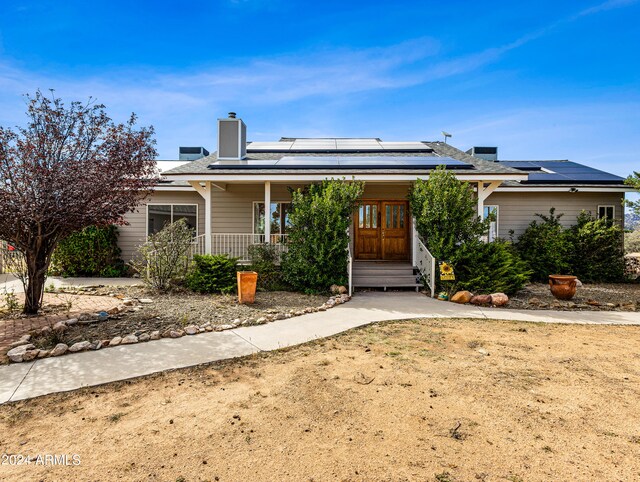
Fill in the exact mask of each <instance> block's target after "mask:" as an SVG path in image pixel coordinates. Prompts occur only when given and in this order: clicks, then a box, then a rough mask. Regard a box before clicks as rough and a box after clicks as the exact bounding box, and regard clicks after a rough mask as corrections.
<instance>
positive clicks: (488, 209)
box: [483, 206, 499, 242]
mask: <svg viewBox="0 0 640 482" xmlns="http://www.w3.org/2000/svg"><path fill="white" fill-rule="evenodd" d="M498 212H499V207H498V206H485V207H484V213H483V219H487V218H488V217H489V216H491V218H492V219H491V224H489V235H488V240H489V242H491V241H495V240H496V239H497V238H498Z"/></svg>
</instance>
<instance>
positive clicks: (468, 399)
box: [0, 320, 640, 482]
mask: <svg viewBox="0 0 640 482" xmlns="http://www.w3.org/2000/svg"><path fill="white" fill-rule="evenodd" d="M638 346H640V329H639V327H623V326H593V325H589V326H584V325H582V326H581V325H576V326H567V325H546V324H525V323H511V322H493V321H481V320H447V321H440V320H429V321H425V320H421V321H414V322H395V323H387V324H382V325H373V326H369V327H366V328H363V329H360V330H356V331H352V332H349V333H346V334H343V335H340V336H337V337H334V338H333V339H330V340H326V341H322V342H317V343H313V344H309V345H306V346H303V347H298V348H294V349H290V350H288V351H284V352H282V351H281V352H276V353H271V354H263V355H258V356H254V357H250V358H245V359H242V360H237V361H232V362H226V363H223V364H214V365H210V366H206V367H200V368H195V369H188V370H180V371H176V372H171V373H167V374H162V375H156V376H151V377H146V378H143V379H139V380H136V381H131V382H123V383H117V384H110V385H107V386H103V387H99V388H94V389H85V390H81V391H78V392H74V393H70V394H62V395H54V396H47V397H44V398H41V399H36V400H32V401H27V402H18V403H15V404H12V405H7V406H0V452H1V453H5V454H22V455H31V456H37V455H38V454H55V455H67V456H68V457H69V463H72V460H73V459H72V458H71V457H72V455H74V454H77V455H78V456H79V462H80V465H78V466H56V467H42V466H36V465H30V466H26V465H23V466H11V465H2V466H0V479H2V480H47V481H50V480H61V481H62V480H64V481H67V480H116V479H119V480H162V481H196V480H220V481H245V480H273V481H284V480H308V481H310V480H317V481H320V480H427V481H439V482H446V481H474V480H480V481H525V480H526V481H538V480H539V481H549V480H554V481H555V480H602V481H605V480H638V479H640V353H639V352H638ZM3 460H4V459H3Z"/></svg>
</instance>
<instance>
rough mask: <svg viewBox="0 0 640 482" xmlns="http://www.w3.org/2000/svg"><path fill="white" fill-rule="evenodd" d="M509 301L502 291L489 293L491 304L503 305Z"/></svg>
mask: <svg viewBox="0 0 640 482" xmlns="http://www.w3.org/2000/svg"><path fill="white" fill-rule="evenodd" d="M507 303H509V297H508V296H507V295H505V294H504V293H493V294H492V295H491V304H492V305H493V306H504V305H506V304H507Z"/></svg>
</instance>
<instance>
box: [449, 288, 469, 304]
mask: <svg viewBox="0 0 640 482" xmlns="http://www.w3.org/2000/svg"><path fill="white" fill-rule="evenodd" d="M471 298H473V293H471V291H458V292H457V293H456V294H455V295H453V296H452V297H451V301H453V302H454V303H460V304H461V305H464V304H465V303H469V301H471Z"/></svg>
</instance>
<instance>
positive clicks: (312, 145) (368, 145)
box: [247, 138, 433, 153]
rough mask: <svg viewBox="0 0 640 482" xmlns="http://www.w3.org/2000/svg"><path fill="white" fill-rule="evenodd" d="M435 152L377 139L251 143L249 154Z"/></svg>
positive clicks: (420, 145)
mask: <svg viewBox="0 0 640 482" xmlns="http://www.w3.org/2000/svg"><path fill="white" fill-rule="evenodd" d="M385 151H405V152H406V151H413V152H433V149H431V148H430V147H428V146H427V145H426V144H424V143H423V142H384V141H381V140H380V139H376V138H344V139H341V138H322V139H290V138H285V139H283V140H280V141H278V142H250V143H248V144H247V152H291V153H295V152H385Z"/></svg>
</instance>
